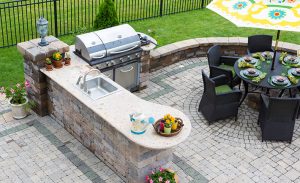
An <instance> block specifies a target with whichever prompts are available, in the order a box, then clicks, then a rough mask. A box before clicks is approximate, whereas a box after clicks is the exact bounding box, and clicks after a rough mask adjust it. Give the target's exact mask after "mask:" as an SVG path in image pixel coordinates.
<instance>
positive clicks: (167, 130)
mask: <svg viewBox="0 0 300 183" xmlns="http://www.w3.org/2000/svg"><path fill="white" fill-rule="evenodd" d="M171 129H172V123H171V122H170V121H169V122H167V121H166V123H165V126H164V133H166V134H170V133H171Z"/></svg>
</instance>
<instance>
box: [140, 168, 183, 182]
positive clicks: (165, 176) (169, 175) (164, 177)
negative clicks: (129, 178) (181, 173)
mask: <svg viewBox="0 0 300 183" xmlns="http://www.w3.org/2000/svg"><path fill="white" fill-rule="evenodd" d="M146 182H147V183H157V182H161V183H179V178H178V176H177V175H176V173H175V172H174V171H173V170H171V169H163V168H159V170H157V171H152V173H151V175H147V176H146Z"/></svg>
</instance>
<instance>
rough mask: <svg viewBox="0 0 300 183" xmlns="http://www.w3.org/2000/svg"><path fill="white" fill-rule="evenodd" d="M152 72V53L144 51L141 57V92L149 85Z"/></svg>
mask: <svg viewBox="0 0 300 183" xmlns="http://www.w3.org/2000/svg"><path fill="white" fill-rule="evenodd" d="M149 71H150V51H148V50H147V51H146V50H144V51H143V52H142V57H141V72H140V87H139V89H140V90H143V89H145V88H146V87H147V85H148V80H149Z"/></svg>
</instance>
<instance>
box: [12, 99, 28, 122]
mask: <svg viewBox="0 0 300 183" xmlns="http://www.w3.org/2000/svg"><path fill="white" fill-rule="evenodd" d="M9 103H10V105H11V110H12V116H13V118H15V119H22V118H25V117H26V116H27V110H26V105H27V103H28V99H27V98H26V102H25V103H23V104H12V103H11V102H10V101H9Z"/></svg>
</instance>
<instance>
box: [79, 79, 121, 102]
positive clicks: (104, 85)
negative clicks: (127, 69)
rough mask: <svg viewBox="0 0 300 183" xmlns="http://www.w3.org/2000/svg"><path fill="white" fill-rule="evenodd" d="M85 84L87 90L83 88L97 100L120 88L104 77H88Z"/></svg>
mask: <svg viewBox="0 0 300 183" xmlns="http://www.w3.org/2000/svg"><path fill="white" fill-rule="evenodd" d="M85 84H86V91H84V90H83V92H86V93H87V94H88V95H89V96H90V97H91V98H92V99H93V100H97V99H99V98H102V97H104V96H106V95H108V94H111V93H113V92H116V91H117V90H118V88H117V87H116V86H114V85H113V84H111V83H110V82H108V81H107V80H106V79H104V78H102V77H96V78H92V79H87V80H86V82H85ZM83 89H84V88H83Z"/></svg>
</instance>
